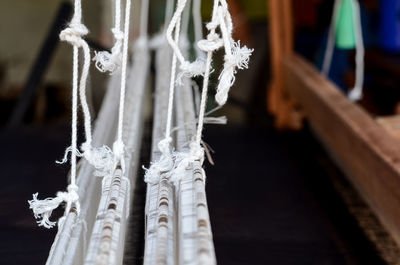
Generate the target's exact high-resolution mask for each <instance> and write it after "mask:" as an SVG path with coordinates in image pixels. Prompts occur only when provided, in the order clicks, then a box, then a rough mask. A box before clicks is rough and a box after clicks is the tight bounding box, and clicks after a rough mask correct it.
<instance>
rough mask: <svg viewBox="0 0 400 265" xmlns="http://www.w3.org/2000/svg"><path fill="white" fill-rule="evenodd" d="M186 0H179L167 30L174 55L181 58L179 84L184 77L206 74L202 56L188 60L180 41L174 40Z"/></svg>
mask: <svg viewBox="0 0 400 265" xmlns="http://www.w3.org/2000/svg"><path fill="white" fill-rule="evenodd" d="M186 2H187V1H186V0H178V3H177V9H176V11H175V13H174V15H173V16H172V19H171V22H170V23H169V25H168V28H167V32H166V36H167V41H168V43H169V45H170V46H171V48H172V49H173V51H174V56H176V58H177V59H178V60H179V63H180V69H181V73H180V74H179V75H178V78H177V80H178V84H181V80H182V78H183V77H196V76H202V75H203V74H204V70H205V64H204V60H202V59H201V58H198V59H197V60H196V61H194V62H189V61H186V60H185V58H184V57H183V54H182V52H181V50H180V48H179V41H178V40H177V39H176V40H174V39H173V37H172V32H173V30H174V29H175V30H176V29H177V26H178V22H179V24H180V20H181V17H182V12H183V9H184V8H185V6H186ZM174 79H175V77H174Z"/></svg>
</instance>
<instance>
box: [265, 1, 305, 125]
mask: <svg viewBox="0 0 400 265" xmlns="http://www.w3.org/2000/svg"><path fill="white" fill-rule="evenodd" d="M291 1H292V0H270V1H269V18H270V19H269V22H270V28H269V35H270V41H271V44H270V45H271V46H270V47H271V48H270V54H271V73H272V79H271V83H270V84H269V89H268V93H267V94H268V98H267V106H268V110H269V112H271V113H272V114H274V115H275V117H276V120H275V121H276V122H275V125H276V127H277V128H279V129H299V128H301V125H302V123H301V120H302V116H301V115H300V114H299V111H298V109H297V107H296V104H295V102H294V100H293V99H292V98H290V97H289V95H288V94H287V93H286V91H285V89H284V87H285V84H284V83H285V81H284V80H285V75H284V72H283V69H282V59H283V58H284V56H288V55H290V54H292V53H293V21H292V2H291Z"/></svg>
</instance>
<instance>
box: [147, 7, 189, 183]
mask: <svg viewBox="0 0 400 265" xmlns="http://www.w3.org/2000/svg"><path fill="white" fill-rule="evenodd" d="M185 3H186V0H178V3H177V9H176V11H175V13H174V15H173V17H172V19H171V22H170V24H169V25H168V28H167V30H166V36H167V40H168V38H171V40H169V41H168V42H169V43H171V42H172V43H178V42H179V32H180V23H181V15H182V11H183V9H184V7H185ZM173 31H174V33H175V35H174V39H172V32H173ZM176 63H177V55H176V54H175V52H174V53H173V55H172V65H171V79H170V86H169V96H168V110H167V122H166V128H165V138H164V139H162V140H161V141H160V142H159V143H158V149H159V150H160V152H161V155H160V158H159V159H158V160H157V161H156V162H154V163H151V165H150V167H149V168H148V169H146V168H144V169H145V176H144V180H145V182H146V183H157V182H158V181H159V180H160V176H161V174H166V173H168V172H169V171H170V170H172V169H173V167H174V157H173V153H172V150H171V147H170V144H171V142H172V138H171V126H172V110H173V103H174V91H175V77H176Z"/></svg>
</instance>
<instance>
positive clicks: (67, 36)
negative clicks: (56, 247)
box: [28, 0, 90, 228]
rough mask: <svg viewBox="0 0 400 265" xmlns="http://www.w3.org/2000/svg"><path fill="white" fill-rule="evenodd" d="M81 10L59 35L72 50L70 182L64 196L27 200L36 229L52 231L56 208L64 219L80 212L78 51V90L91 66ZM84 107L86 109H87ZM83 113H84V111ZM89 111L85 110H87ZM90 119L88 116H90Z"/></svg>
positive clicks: (77, 8) (76, 9)
mask: <svg viewBox="0 0 400 265" xmlns="http://www.w3.org/2000/svg"><path fill="white" fill-rule="evenodd" d="M81 21H82V6H81V1H80V0H75V3H74V16H73V18H72V20H71V22H70V24H69V26H68V27H67V28H66V29H64V30H63V31H61V33H60V39H61V40H62V41H66V42H68V43H70V44H71V45H72V46H73V77H72V79H73V81H72V126H71V127H72V128H71V129H72V137H71V146H70V147H69V148H67V152H66V153H68V149H69V150H71V152H70V153H71V181H70V184H69V186H68V187H67V192H58V193H57V195H56V197H55V198H46V199H44V200H39V199H38V198H37V196H38V193H35V194H33V199H32V200H29V201H28V203H29V208H30V209H32V211H33V213H34V216H35V218H36V219H39V221H37V222H38V224H39V226H44V227H46V228H52V227H53V226H54V225H55V224H56V222H52V221H50V216H51V214H52V212H53V210H54V209H56V208H57V207H59V205H60V204H61V203H62V202H65V203H66V207H65V212H64V216H65V215H67V214H68V213H69V212H70V210H71V208H72V206H75V208H76V212H77V215H79V212H80V204H79V195H78V186H77V185H76V154H77V152H78V151H77V119H78V117H77V116H78V115H77V113H78V67H79V57H78V56H79V48H82V49H83V52H84V65H83V69H82V76H81V80H80V84H79V85H80V86H81V89H82V88H83V89H85V86H86V79H87V76H88V73H89V66H90V50H89V46H88V45H87V43H86V41H85V40H84V39H83V38H82V36H84V35H86V34H87V33H88V30H87V28H86V27H85V26H84V25H83V24H82V23H81ZM86 107H87V106H86ZM84 111H85V109H84ZM87 111H88V108H87ZM89 115H90V113H89Z"/></svg>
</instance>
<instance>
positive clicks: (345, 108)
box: [284, 55, 400, 245]
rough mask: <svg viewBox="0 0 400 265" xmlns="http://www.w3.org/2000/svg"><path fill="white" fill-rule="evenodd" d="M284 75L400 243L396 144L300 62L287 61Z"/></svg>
mask: <svg viewBox="0 0 400 265" xmlns="http://www.w3.org/2000/svg"><path fill="white" fill-rule="evenodd" d="M284 71H285V76H286V78H287V83H286V84H287V87H286V89H287V91H288V93H290V94H291V95H292V96H293V97H295V98H296V100H297V101H298V103H299V104H301V106H302V107H303V109H304V111H305V114H306V117H307V119H308V120H309V122H310V124H311V126H312V128H313V129H314V131H315V133H316V135H317V136H318V137H319V138H320V140H321V141H322V143H323V144H324V145H325V146H326V148H327V150H328V152H329V153H330V154H331V155H332V157H333V158H334V159H335V160H336V162H337V163H338V165H339V166H340V167H341V168H342V170H343V171H344V172H345V173H346V175H347V176H348V177H349V179H350V181H351V182H352V183H353V185H354V186H355V187H356V188H357V190H358V191H359V192H360V193H361V195H362V196H363V197H364V199H365V200H366V201H367V202H368V203H369V205H370V206H371V208H372V209H373V210H374V211H375V213H376V214H377V216H378V217H379V219H380V221H381V222H382V223H383V224H384V225H385V227H386V228H387V229H388V231H389V232H390V233H391V235H392V236H393V238H394V239H395V240H396V242H397V243H398V244H399V245H400V207H399V205H400V142H399V141H398V140H396V139H395V138H393V137H392V136H391V135H390V134H389V133H388V132H387V131H386V130H385V129H384V128H383V127H382V126H381V125H379V124H378V123H377V122H376V121H375V120H374V119H373V118H372V117H371V116H370V115H369V114H368V113H367V112H366V111H364V110H363V109H362V108H361V107H359V106H358V105H357V104H355V103H353V102H351V101H349V100H348V99H347V97H346V96H345V95H343V94H342V93H341V92H340V91H339V89H338V88H337V87H336V86H335V85H334V84H333V83H331V82H330V81H328V80H327V79H326V78H324V77H323V76H322V75H321V74H319V72H318V71H317V70H316V69H315V68H314V67H313V66H311V65H310V64H309V63H307V62H306V61H305V60H304V59H303V58H301V57H299V56H297V55H293V56H290V57H287V58H285V59H284Z"/></svg>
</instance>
